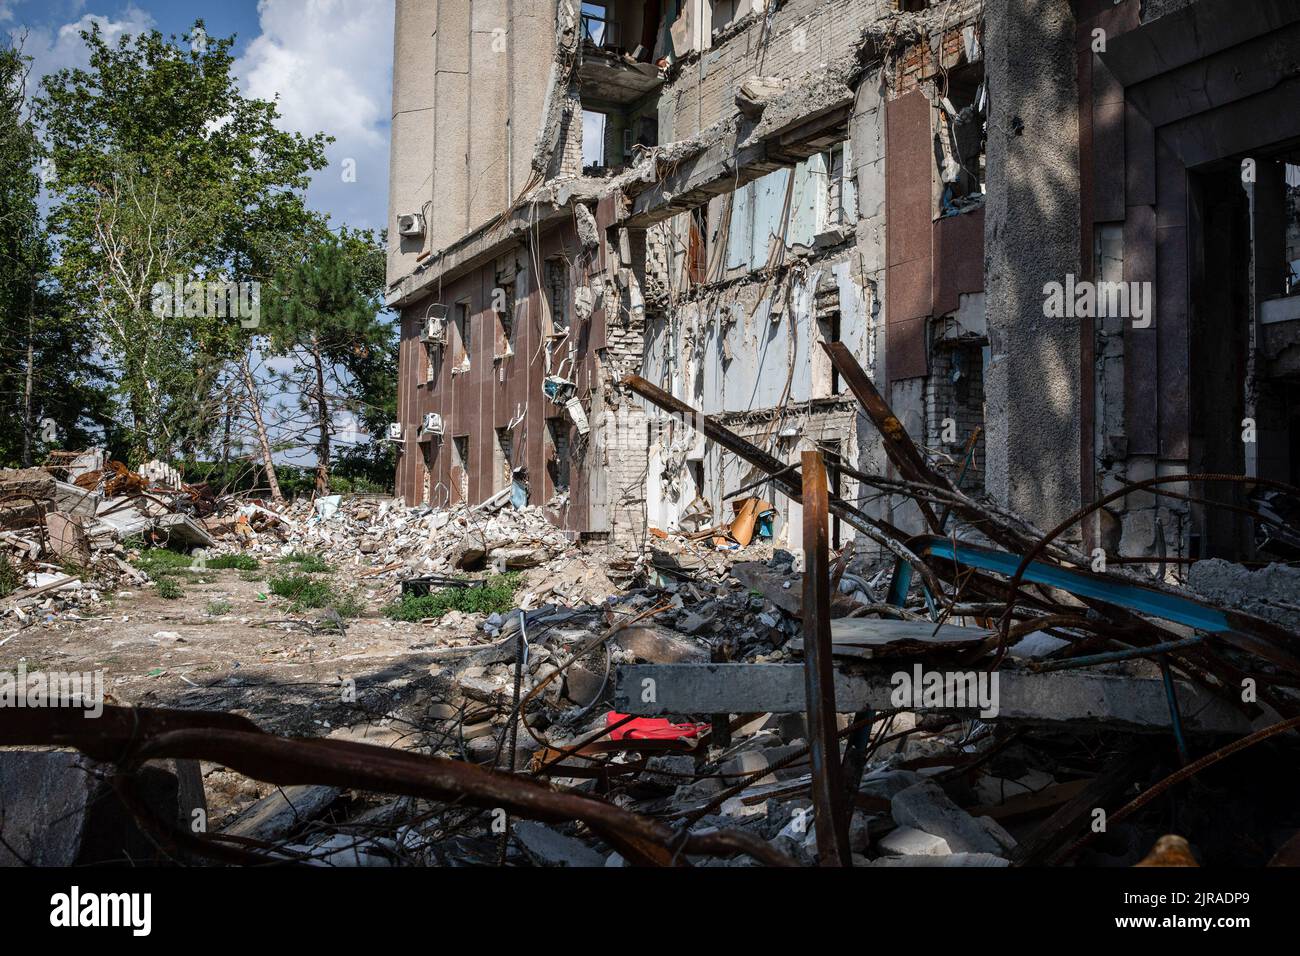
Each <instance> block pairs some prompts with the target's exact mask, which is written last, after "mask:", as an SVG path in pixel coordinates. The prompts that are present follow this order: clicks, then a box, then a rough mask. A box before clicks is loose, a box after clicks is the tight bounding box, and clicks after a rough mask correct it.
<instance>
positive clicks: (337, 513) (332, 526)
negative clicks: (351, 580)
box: [207, 495, 607, 599]
mask: <svg viewBox="0 0 1300 956" xmlns="http://www.w3.org/2000/svg"><path fill="white" fill-rule="evenodd" d="M207 527H208V528H209V529H210V530H211V531H212V533H213V534H214V535H215V536H216V538H217V549H218V550H220V551H231V552H243V553H247V554H251V555H254V556H256V557H279V556H282V555H286V554H291V553H294V552H298V553H308V554H314V555H318V556H320V557H321V558H323V559H325V560H326V561H328V562H329V563H330V564H332V565H334V566H336V567H339V568H342V569H349V568H352V569H357V571H358V573H359V574H360V575H362V576H364V577H365V578H366V579H367V580H368V581H370V582H371V583H373V584H375V585H387V586H388V588H389V589H390V590H391V589H394V588H395V587H396V585H397V583H398V582H399V581H402V580H408V579H410V578H414V577H422V576H427V575H450V574H461V573H464V572H474V573H478V572H484V573H504V572H507V571H517V570H523V569H528V568H537V567H542V566H549V565H555V566H556V567H557V568H558V567H559V564H557V559H561V558H563V559H565V560H564V561H563V562H562V563H563V566H564V567H565V568H566V569H569V570H570V571H572V572H573V574H570V575H569V578H573V577H574V575H578V572H579V569H577V568H574V567H573V565H574V562H575V560H577V563H578V564H581V563H582V562H581V560H580V559H579V556H578V553H577V551H578V549H577V543H576V536H575V535H573V534H570V533H566V532H564V531H561V530H559V529H558V528H556V527H555V525H553V524H551V523H550V522H549V521H548V520H547V518H546V513H545V511H544V510H543V509H541V508H537V507H528V508H511V507H509V505H508V501H506V500H505V499H504V498H500V497H498V498H496V499H492V500H491V501H489V502H486V503H484V504H481V505H478V506H475V507H472V508H471V507H467V506H465V505H459V506H456V507H453V508H441V509H435V508H430V507H429V506H428V505H418V506H416V507H408V506H407V505H406V504H404V503H403V502H402V501H401V500H399V499H391V498H384V497H378V496H366V495H359V496H349V497H343V496H341V495H330V496H328V497H323V498H316V499H314V500H309V499H300V500H295V501H291V502H286V503H282V504H273V503H270V502H265V501H248V502H237V503H236V504H235V505H234V508H233V513H232V514H231V515H228V516H225V517H222V518H220V519H217V520H215V521H209V522H208V524H207ZM587 570H590V569H589V568H588V569H587ZM579 576H580V575H579ZM566 580H568V579H566ZM565 583H566V582H565V581H561V580H557V581H556V582H555V587H556V588H562V587H563V585H564V584H565ZM606 583H607V582H606ZM547 593H550V592H549V591H548V592H547ZM537 596H538V597H542V596H545V595H542V594H539V595H537ZM575 596H576V595H575ZM602 596H603V595H602ZM598 599H599V598H598Z"/></svg>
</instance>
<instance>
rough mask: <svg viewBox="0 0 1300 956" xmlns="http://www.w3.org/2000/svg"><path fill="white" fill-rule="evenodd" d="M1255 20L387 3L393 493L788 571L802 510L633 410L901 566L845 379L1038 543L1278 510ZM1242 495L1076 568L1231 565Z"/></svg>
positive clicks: (1276, 367) (1283, 178)
mask: <svg viewBox="0 0 1300 956" xmlns="http://www.w3.org/2000/svg"><path fill="white" fill-rule="evenodd" d="M1258 6H1259V10H1260V13H1259V15H1258V16H1251V17H1249V18H1244V17H1241V16H1239V15H1238V12H1237V11H1235V10H1234V7H1233V5H1232V4H1230V3H1226V2H1222V0H1197V2H1182V3H1179V2H1173V0H1166V2H1156V0H1122V2H1119V3H1112V2H1110V0H1076V2H1070V0H984V2H962V0H948V2H931V3H926V2H888V0H879V2H863V0H784V2H778V0H766V2H763V0H712V2H710V0H617V2H609V3H578V2H569V0H560V2H559V3H554V2H545V0H543V2H537V3H532V4H528V5H524V4H518V3H512V2H509V0H475V2H474V3H470V2H469V0H398V2H397V19H396V38H395V61H394V62H395V66H394V95H393V99H394V102H393V140H392V143H393V145H392V170H391V187H390V223H389V237H390V248H389V258H388V279H389V290H388V295H387V302H388V304H389V305H390V306H392V307H393V308H395V309H396V310H398V311H399V312H400V315H401V328H402V345H401V360H400V369H401V376H400V378H401V380H400V396H399V420H398V421H397V422H394V423H393V425H392V428H391V437H392V439H393V440H394V441H395V442H397V443H398V462H399V463H398V469H397V490H398V493H399V494H400V495H401V496H403V497H404V498H405V500H406V501H407V502H408V503H411V504H415V503H418V502H422V501H423V502H428V503H429V504H431V505H434V506H441V505H447V504H456V503H459V502H469V503H477V502H481V501H485V500H488V499H490V498H493V497H496V496H508V497H510V498H511V499H512V500H514V501H515V502H516V503H525V502H526V503H529V504H533V505H543V506H546V507H547V509H548V512H549V514H550V516H551V519H552V520H553V521H554V522H555V523H556V524H557V525H559V526H560V527H562V528H564V529H567V530H569V531H572V532H575V533H578V534H581V535H583V536H585V537H587V538H588V539H589V540H600V539H602V538H608V539H609V540H610V541H612V542H614V543H616V544H618V545H619V546H636V545H638V544H639V543H643V542H644V541H645V539H646V536H647V535H648V534H650V533H652V531H653V530H654V529H660V530H665V531H673V532H676V531H686V532H690V531H693V530H696V529H699V530H704V529H709V528H719V527H723V526H729V525H730V523H731V522H732V521H733V519H734V518H735V517H736V515H737V511H738V509H739V508H741V507H742V503H743V502H745V501H746V500H748V499H749V498H756V499H758V501H757V502H755V503H756V504H758V505H760V506H770V510H768V508H767V507H764V508H763V511H764V512H765V515H764V517H763V520H762V521H761V522H760V527H761V528H762V533H764V534H766V533H768V532H769V531H770V533H771V535H772V537H773V539H774V540H775V542H776V543H778V544H779V545H781V546H783V547H787V548H790V549H791V550H798V549H799V548H800V547H801V541H800V537H801V520H800V509H799V505H798V504H797V503H796V502H794V501H792V500H790V499H788V498H787V497H785V496H784V495H782V494H781V492H780V491H778V490H776V488H775V486H774V485H773V484H772V483H771V482H770V481H767V482H763V481H759V480H758V479H759V478H760V477H761V475H760V473H759V472H757V471H754V470H752V469H751V468H750V466H749V465H747V464H745V463H744V462H743V461H740V460H739V459H737V458H736V457H734V456H732V455H730V454H729V453H727V452H725V451H723V450H722V449H720V448H719V447H718V446H717V445H716V444H714V443H712V442H706V440H705V439H704V436H703V434H702V431H701V429H700V428H698V427H692V423H691V422H684V421H682V420H680V419H678V418H674V417H671V416H667V415H665V414H664V413H662V412H661V411H659V410H658V409H657V408H655V407H654V406H652V405H650V404H648V403H646V402H645V401H644V400H643V399H641V398H640V397H638V395H637V394H636V393H635V392H633V391H632V390H631V389H629V388H627V387H626V386H624V385H623V384H622V382H623V380H624V379H625V378H626V377H627V376H630V375H637V376H640V377H642V378H644V379H645V380H647V381H649V382H650V383H651V384H653V385H656V386H658V387H660V388H662V389H663V390H665V391H667V392H670V393H671V394H672V395H673V396H675V397H676V398H677V399H679V400H681V401H682V402H685V403H686V404H687V405H689V406H690V407H691V408H693V409H696V410H698V411H699V412H701V413H703V414H704V415H706V416H709V417H710V418H711V419H713V420H715V421H716V422H718V423H720V424H721V425H724V426H725V427H726V428H728V429H729V430H730V431H732V432H734V433H736V434H737V435H740V436H743V437H744V438H746V439H748V440H749V441H750V442H752V443H753V444H755V445H757V446H759V447H761V448H762V449H763V450H765V451H767V452H769V453H770V454H771V455H773V456H775V457H776V458H778V459H780V460H781V461H783V462H787V463H790V464H792V465H793V464H796V463H797V462H798V461H799V458H800V454H801V453H802V451H804V450H806V449H812V448H816V449H818V450H820V451H822V452H823V454H825V455H826V457H827V461H828V466H829V480H830V482H831V486H832V491H833V492H834V493H836V494H838V495H839V496H841V497H843V498H844V499H846V500H848V501H851V502H853V503H855V504H856V505H857V506H858V507H859V508H861V509H862V510H863V511H864V512H866V513H868V514H870V515H872V516H873V517H876V518H879V519H881V520H884V521H888V522H890V523H891V524H892V525H894V526H896V527H900V528H904V529H916V530H920V527H921V524H920V522H919V520H918V515H917V513H916V505H915V503H914V502H912V501H911V500H910V499H903V498H899V499H898V500H891V499H890V498H889V497H888V496H882V495H880V494H879V492H877V491H874V490H872V491H870V492H869V491H868V490H867V489H865V488H862V489H860V488H859V487H858V484H857V482H855V480H854V479H853V476H852V472H854V471H860V472H867V473H871V474H883V473H886V472H887V471H888V470H889V465H888V462H887V460H886V456H885V454H884V451H883V447H882V444H881V437H880V435H879V433H877V432H876V430H875V428H874V426H873V425H872V424H871V423H870V422H869V421H868V420H867V419H866V417H865V416H863V415H862V414H861V413H860V412H859V408H858V405H857V402H856V400H855V399H854V397H853V395H852V394H851V392H850V390H849V389H848V387H847V385H846V383H845V382H844V381H842V380H841V377H840V376H839V374H838V373H837V371H836V369H835V368H834V367H833V365H832V363H831V361H830V359H829V358H828V356H827V353H826V351H825V349H824V348H823V346H824V345H827V344H830V343H835V342H839V343H843V345H844V346H846V347H847V348H848V350H849V351H850V352H851V353H852V355H853V356H854V357H855V358H856V359H857V361H858V363H859V364H860V365H861V366H862V368H863V369H864V370H865V371H866V372H867V374H868V375H869V376H870V378H871V379H872V380H873V381H874V383H875V384H876V386H877V388H878V389H879V390H880V392H881V393H882V394H883V395H884V396H885V397H886V399H887V400H888V402H889V404H890V405H891V406H892V408H893V409H894V411H895V412H896V413H897V415H898V417H899V419H900V420H901V422H902V425H903V427H904V428H905V429H906V430H907V431H908V433H909V434H910V435H911V436H913V438H915V439H916V440H917V441H918V442H919V443H921V444H923V445H925V446H926V448H927V449H928V450H929V451H930V453H931V455H932V456H934V457H936V458H937V459H938V460H939V461H946V462H947V464H948V465H949V467H950V469H951V473H952V474H953V476H954V477H956V476H957V475H958V474H960V475H961V481H962V485H963V487H964V488H966V489H967V490H970V491H975V492H987V493H989V494H990V495H991V496H992V497H993V499H994V500H995V501H996V502H998V503H999V504H1001V505H1003V506H1005V507H1007V508H1010V509H1013V510H1014V511H1016V512H1017V513H1019V514H1021V515H1024V516H1026V517H1027V518H1029V519H1031V520H1033V521H1034V522H1035V523H1036V524H1038V525H1039V526H1040V527H1043V528H1048V527H1051V526H1053V525H1055V524H1057V523H1058V522H1059V521H1061V520H1062V519H1064V518H1066V517H1068V516H1069V515H1071V514H1072V513H1073V512H1075V511H1076V509H1078V508H1079V507H1080V506H1081V505H1083V504H1086V503H1089V502H1092V501H1094V500H1097V499H1098V498H1100V497H1101V496H1102V495H1106V494H1110V493H1112V492H1114V491H1116V490H1119V489H1122V488H1123V487H1124V485H1125V483H1133V482H1138V481H1142V480H1143V479H1153V478H1159V477H1160V476H1163V475H1167V474H1183V473H1191V474H1196V473H1202V472H1204V473H1232V474H1241V475H1247V476H1251V477H1259V478H1274V479H1277V480H1281V481H1287V482H1295V481H1296V480H1297V478H1298V477H1300V475H1298V472H1300V421H1298V419H1297V412H1296V411H1295V409H1296V408H1297V407H1298V406H1297V403H1296V402H1294V401H1293V400H1292V398H1293V396H1294V393H1295V389H1296V383H1297V381H1300V378H1298V377H1297V376H1298V373H1300V367H1298V366H1297V362H1298V361H1300V359H1298V358H1297V356H1300V331H1297V330H1298V329H1300V310H1298V307H1297V305H1296V303H1297V302H1300V295H1296V293H1300V280H1298V279H1297V278H1296V273H1295V271H1294V270H1295V269H1297V268H1300V263H1297V262H1296V260H1297V258H1298V257H1300V251H1298V247H1300V241H1298V238H1297V237H1298V236H1300V231H1298V230H1297V225H1296V224H1297V213H1296V209H1297V196H1298V195H1300V193H1298V191H1297V187H1298V186H1300V176H1298V175H1297V172H1298V167H1297V166H1296V165H1295V164H1296V162H1297V157H1298V155H1300V154H1297V152H1296V143H1297V142H1298V141H1300V140H1297V137H1298V136H1300V128H1295V129H1293V128H1292V127H1300V85H1298V84H1300V80H1298V79H1297V78H1296V77H1295V75H1294V73H1295V71H1294V56H1295V50H1296V49H1297V48H1300V4H1295V3H1290V2H1280V0H1278V2H1269V0H1262V2H1261V3H1260V4H1259V5H1258ZM1193 81H1194V82H1193ZM693 424H694V425H698V424H699V423H698V421H697V422H694V423H693ZM837 466H838V467H837ZM737 492H741V493H740V494H737ZM1250 496H1251V488H1250V486H1248V485H1245V484H1241V483H1237V484H1231V483H1227V484H1224V483H1220V484H1214V485H1212V484H1208V483H1207V484H1206V485H1205V487H1204V488H1202V487H1201V486H1200V484H1199V483H1196V484H1189V483H1181V484H1165V485H1156V486H1153V487H1148V488H1144V489H1143V490H1138V491H1133V492H1131V493H1129V494H1127V495H1125V496H1123V497H1119V498H1116V500H1114V501H1113V502H1111V503H1110V504H1109V505H1108V506H1107V507H1106V508H1105V509H1103V510H1102V511H1101V512H1099V515H1100V517H1099V518H1098V519H1097V520H1094V521H1091V522H1090V523H1089V524H1087V526H1085V527H1083V528H1082V529H1079V534H1080V535H1081V536H1082V538H1083V540H1084V543H1085V545H1086V546H1087V547H1089V548H1093V547H1102V548H1104V549H1106V550H1107V552H1109V553H1110V554H1112V555H1123V556H1125V557H1132V558H1145V559H1167V560H1168V561H1169V563H1170V564H1171V565H1172V566H1173V567H1174V568H1177V567H1178V566H1179V564H1180V562H1185V561H1187V560H1191V559H1194V558H1197V557H1204V556H1219V557H1232V558H1238V559H1239V558H1242V557H1245V556H1248V555H1249V554H1250V553H1251V551H1252V549H1253V548H1254V547H1255V546H1256V544H1257V542H1256V541H1255V536H1256V532H1255V531H1254V529H1253V526H1252V521H1251V520H1250V519H1249V518H1247V517H1245V516H1243V515H1242V514H1241V512H1233V511H1231V510H1228V509H1222V508H1209V507H1206V506H1204V505H1202V504H1201V503H1198V501H1197V500H1196V499H1198V498H1206V499H1209V500H1211V501H1214V502H1219V503H1230V504H1237V505H1238V506H1244V505H1246V504H1247V503H1248V499H1249V498H1250ZM1256 506H1259V507H1263V506H1265V503H1264V502H1262V501H1259V500H1256V501H1255V502H1254V503H1253V504H1252V507H1256ZM832 533H833V535H834V536H835V537H836V539H837V540H836V542H835V543H836V544H843V543H844V542H846V541H847V540H849V538H850V537H851V536H852V535H853V533H854V532H853V530H852V529H850V528H849V527H848V526H847V525H845V526H843V527H834V528H833V529H832Z"/></svg>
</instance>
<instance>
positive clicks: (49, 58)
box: [0, 5, 154, 78]
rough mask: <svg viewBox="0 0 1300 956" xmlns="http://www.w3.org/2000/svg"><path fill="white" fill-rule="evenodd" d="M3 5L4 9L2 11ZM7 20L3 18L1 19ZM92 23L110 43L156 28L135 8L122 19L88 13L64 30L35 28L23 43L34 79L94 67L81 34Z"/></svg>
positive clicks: (126, 10) (147, 16) (0, 8)
mask: <svg viewBox="0 0 1300 956" xmlns="http://www.w3.org/2000/svg"><path fill="white" fill-rule="evenodd" d="M2 11H3V6H0V12H2ZM3 19H4V17H3V16H0V20H3ZM91 23H98V24H99V29H100V30H101V31H102V32H103V34H104V39H105V40H106V41H108V42H109V43H116V42H117V39H118V37H120V36H121V35H122V34H124V33H132V34H135V33H141V32H143V31H145V30H149V29H152V27H153V26H154V19H153V17H152V16H151V15H150V14H149V13H148V12H147V11H145V10H141V9H140V8H139V7H137V6H134V5H131V6H128V7H127V8H126V9H125V10H124V11H123V12H122V14H121V17H120V18H119V19H116V20H115V19H112V18H110V17H104V16H99V15H98V14H92V13H87V14H85V15H84V16H82V17H81V18H80V19H79V20H74V21H72V22H71V23H65V24H64V25H63V26H61V27H57V28H52V27H32V28H30V29H29V30H28V31H27V37H26V39H25V40H24V42H23V52H24V53H26V54H27V55H28V56H30V57H31V58H32V76H33V78H39V77H43V76H46V75H48V74H50V73H54V72H56V71H58V70H62V69H65V68H68V67H83V68H84V67H86V66H88V65H89V64H90V51H89V49H88V48H87V47H86V44H85V42H84V41H83V40H82V39H81V31H82V30H89V29H90V25H91ZM9 32H10V35H12V36H15V37H18V36H21V35H22V31H21V30H16V29H10V31H9Z"/></svg>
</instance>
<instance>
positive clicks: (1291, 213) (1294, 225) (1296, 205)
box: [1283, 163, 1300, 295]
mask: <svg viewBox="0 0 1300 956" xmlns="http://www.w3.org/2000/svg"><path fill="white" fill-rule="evenodd" d="M1283 177H1284V181H1285V183H1286V188H1285V190H1284V203H1283V215H1284V217H1285V221H1286V245H1285V249H1286V251H1285V253H1284V262H1285V264H1284V270H1285V273H1286V279H1285V288H1286V293H1285V294H1286V295H1300V165H1296V164H1295V163H1283Z"/></svg>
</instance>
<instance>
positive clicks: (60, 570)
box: [0, 450, 216, 623]
mask: <svg viewBox="0 0 1300 956" xmlns="http://www.w3.org/2000/svg"><path fill="white" fill-rule="evenodd" d="M142 472H148V473H150V474H152V475H154V476H155V477H153V478H150V477H146V476H145V474H143V473H141V474H137V473H133V472H131V471H130V470H129V469H127V468H126V466H125V465H123V464H121V463H120V462H116V461H108V460H105V457H104V455H103V452H101V451H98V450H91V451H88V452H80V453H56V454H55V455H54V456H53V457H52V458H51V460H50V462H48V463H47V464H46V465H45V466H43V467H35V468H5V469H0V562H2V563H3V568H0V571H3V572H4V574H6V575H7V576H8V577H9V578H10V579H11V580H9V581H7V582H6V587H5V591H6V592H8V593H7V596H5V597H4V599H3V601H2V602H0V615H5V616H8V615H13V616H14V617H16V618H17V619H18V621H19V622H20V623H25V622H27V621H28V620H29V619H30V618H31V617H32V616H33V614H37V615H39V616H41V617H45V616H48V615H50V614H53V613H54V612H56V611H62V610H68V609H72V608H75V607H79V606H81V605H83V604H96V603H98V602H99V601H100V600H101V599H102V596H103V594H104V593H106V592H111V591H112V590H114V589H116V588H118V587H120V586H122V585H123V584H140V583H144V582H147V581H148V580H149V578H148V576H147V575H145V574H143V573H142V572H140V571H139V570H137V569H136V568H134V567H132V566H131V565H130V564H128V563H127V558H128V557H129V549H128V544H129V543H131V542H134V541H138V542H141V543H149V544H157V545H160V546H172V547H177V548H179V549H182V550H189V549H191V548H194V547H203V546H210V545H212V544H213V539H212V537H211V536H210V535H209V534H208V533H207V532H206V531H205V530H204V529H203V527H202V525H201V524H200V522H201V521H202V520H203V516H204V515H206V514H210V513H212V511H213V510H214V509H215V507H216V503H215V502H214V501H213V500H212V498H211V497H210V496H209V495H208V494H207V490H206V488H204V487H202V486H192V485H185V484H183V483H181V482H180V480H179V476H178V475H176V473H175V472H174V471H172V470H170V469H166V468H164V467H163V466H161V464H160V463H157V462H151V463H150V464H149V465H146V466H145V468H144V469H142Z"/></svg>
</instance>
